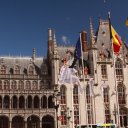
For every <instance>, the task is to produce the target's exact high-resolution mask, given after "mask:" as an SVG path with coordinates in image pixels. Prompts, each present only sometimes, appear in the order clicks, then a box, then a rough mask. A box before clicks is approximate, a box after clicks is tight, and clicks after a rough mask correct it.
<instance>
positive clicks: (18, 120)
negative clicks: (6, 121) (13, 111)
mask: <svg viewBox="0 0 128 128" xmlns="http://www.w3.org/2000/svg"><path fill="white" fill-rule="evenodd" d="M24 124H25V123H24V118H23V117H21V116H15V117H13V118H12V128H24V127H25V125H24Z"/></svg>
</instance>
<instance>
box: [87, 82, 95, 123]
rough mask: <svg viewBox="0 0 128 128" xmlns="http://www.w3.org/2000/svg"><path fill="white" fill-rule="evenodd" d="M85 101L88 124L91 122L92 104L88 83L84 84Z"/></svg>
mask: <svg viewBox="0 0 128 128" xmlns="http://www.w3.org/2000/svg"><path fill="white" fill-rule="evenodd" d="M86 102H87V108H88V109H87V121H88V124H93V106H92V105H93V104H92V95H91V88H90V86H89V84H87V86H86Z"/></svg>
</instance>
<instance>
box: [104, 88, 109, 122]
mask: <svg viewBox="0 0 128 128" xmlns="http://www.w3.org/2000/svg"><path fill="white" fill-rule="evenodd" d="M103 98H104V110H105V112H104V113H105V122H106V123H111V112H110V99H109V87H108V86H107V87H106V88H103Z"/></svg>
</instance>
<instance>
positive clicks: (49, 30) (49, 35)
mask: <svg viewBox="0 0 128 128" xmlns="http://www.w3.org/2000/svg"><path fill="white" fill-rule="evenodd" d="M51 40H52V29H51V28H49V29H48V41H51Z"/></svg>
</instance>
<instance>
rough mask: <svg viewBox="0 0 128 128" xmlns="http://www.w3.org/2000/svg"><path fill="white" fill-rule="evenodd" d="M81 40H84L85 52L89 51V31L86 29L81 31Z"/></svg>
mask: <svg viewBox="0 0 128 128" xmlns="http://www.w3.org/2000/svg"><path fill="white" fill-rule="evenodd" d="M81 41H82V48H83V52H87V49H88V47H87V32H86V31H82V32H81Z"/></svg>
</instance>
